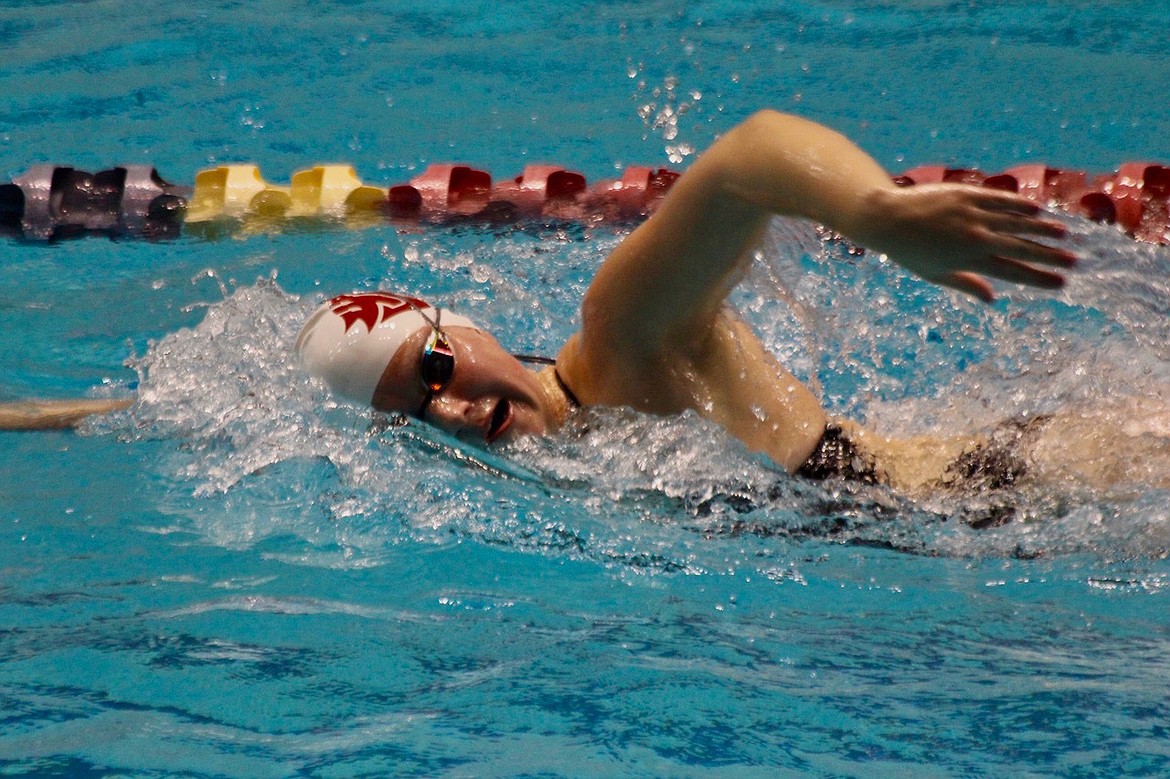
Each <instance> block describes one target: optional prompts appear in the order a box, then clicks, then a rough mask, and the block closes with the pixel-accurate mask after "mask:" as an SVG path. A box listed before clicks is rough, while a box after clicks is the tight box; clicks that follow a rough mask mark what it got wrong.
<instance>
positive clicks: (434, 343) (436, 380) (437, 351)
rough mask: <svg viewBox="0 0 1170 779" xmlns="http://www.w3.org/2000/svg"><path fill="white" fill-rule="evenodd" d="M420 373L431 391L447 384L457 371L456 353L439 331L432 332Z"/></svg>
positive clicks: (435, 390)
mask: <svg viewBox="0 0 1170 779" xmlns="http://www.w3.org/2000/svg"><path fill="white" fill-rule="evenodd" d="M419 373H420V374H421V375H422V380H423V384H425V385H426V386H427V389H429V390H430V391H431V392H438V391H439V390H441V389H443V387H445V386H447V382H449V381H451V376H452V374H454V373H455V354H454V353H453V352H452V351H451V344H449V343H447V339H446V338H445V337H443V336H441V335H440V334H439V333H438V332H434V333H432V334H431V339H430V340H429V341H427V346H426V349H424V350H423V356H422V363H421V365H420V370H419Z"/></svg>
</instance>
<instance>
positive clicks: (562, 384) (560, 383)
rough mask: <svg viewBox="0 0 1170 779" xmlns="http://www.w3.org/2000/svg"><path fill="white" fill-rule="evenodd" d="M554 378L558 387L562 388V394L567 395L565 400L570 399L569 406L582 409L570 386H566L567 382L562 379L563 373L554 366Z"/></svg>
mask: <svg viewBox="0 0 1170 779" xmlns="http://www.w3.org/2000/svg"><path fill="white" fill-rule="evenodd" d="M553 378H554V379H556V380H557V386H558V387H560V388H561V392H563V393H565V398H567V399H568V401H569V405H570V406H572V407H573V408H581V401H579V400H577V396H576V395H574V394H573V390H571V389H569V385H568V384H565V380H564V379H562V378H561V372H560V371H558V370H557V369H556V366H555V365H554V366H553Z"/></svg>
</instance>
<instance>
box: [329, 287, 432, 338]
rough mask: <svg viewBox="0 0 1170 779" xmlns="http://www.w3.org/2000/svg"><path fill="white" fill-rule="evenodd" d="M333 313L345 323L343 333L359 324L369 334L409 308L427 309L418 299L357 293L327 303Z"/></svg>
mask: <svg viewBox="0 0 1170 779" xmlns="http://www.w3.org/2000/svg"><path fill="white" fill-rule="evenodd" d="M329 305H330V307H331V308H332V309H333V313H335V314H337V315H338V316H339V317H341V321H343V322H345V332H347V333H348V332H349V328H351V327H353V326H354V324H355V323H356V322H361V323H362V324H364V325H365V326H366V329H367V330H369V331H370V332H371V333H372V332H374V328H375V327H377V326H378V325H380V324H382V323H383V322H385V321H386V320H387V319H389V318H390V317H393V316H396V315H398V314H401V313H402V312H403V311H409V310H410V309H411V308H415V307H417V308H427V307H428V306H429V304H428V303H424V302H423V301H421V300H419V299H418V298H412V297H407V296H406V295H391V294H390V293H388V292H357V293H354V294H352V295H338V296H337V297H335V298H333V300H330V301H329Z"/></svg>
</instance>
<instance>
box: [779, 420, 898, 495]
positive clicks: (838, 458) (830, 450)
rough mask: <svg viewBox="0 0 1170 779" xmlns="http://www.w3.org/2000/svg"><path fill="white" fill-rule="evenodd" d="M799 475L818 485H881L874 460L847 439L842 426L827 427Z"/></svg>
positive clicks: (798, 472)
mask: <svg viewBox="0 0 1170 779" xmlns="http://www.w3.org/2000/svg"><path fill="white" fill-rule="evenodd" d="M796 474H797V475H798V476H803V477H804V478H806V479H815V480H816V481H824V480H825V479H832V478H841V479H847V480H848V481H859V482H862V483H863V484H877V482H878V478H877V471H876V470H875V468H874V464H873V460H872V459H870V458H869V457H866V456H865V455H863V454H862V453H861V450H860V449H858V448H857V445H856V444H855V443H853V442H852V441H850V440H849V438H848V437H847V436H846V435H845V431H843V430H842V429H841V427H840V425H834V424H832V423H830V424H828V425H826V426H825V432H823V433H821V440H820V441H817V448H816V449H814V450H813V453H812V454H811V455H809V458H808V459H807V460H805V463H804V465H802V466H800V468H799V469H798V470H797V471H796Z"/></svg>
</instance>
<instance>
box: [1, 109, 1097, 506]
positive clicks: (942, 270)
mask: <svg viewBox="0 0 1170 779" xmlns="http://www.w3.org/2000/svg"><path fill="white" fill-rule="evenodd" d="M773 215H785V216H794V217H802V218H806V219H809V220H812V221H814V222H817V223H819V224H822V225H825V226H826V227H829V228H831V229H832V230H835V231H837V232H839V233H840V234H842V235H844V236H846V237H847V238H849V239H850V240H852V241H854V242H855V243H857V244H859V245H861V246H865V247H867V248H869V249H871V250H874V251H876V252H880V253H884V254H886V255H887V256H889V257H890V258H891V259H892V260H894V261H896V262H898V263H899V264H901V265H902V266H903V267H905V268H907V269H908V270H910V271H912V272H914V273H916V274H917V275H919V276H921V277H922V278H924V279H926V280H928V281H931V282H933V283H936V284H940V285H944V286H947V287H951V288H953V289H956V290H959V291H961V292H963V293H966V294H969V295H972V296H974V297H976V298H978V299H980V300H983V301H987V302H990V301H991V300H993V299H994V289H993V287H992V283H991V279H998V280H1002V281H1007V282H1011V283H1015V284H1024V285H1029V286H1033V287H1039V288H1044V289H1057V288H1059V287H1060V286H1061V285H1062V284H1063V282H1064V277H1063V275H1062V273H1063V271H1065V270H1067V269H1069V268H1072V267H1073V265H1074V264H1075V262H1076V257H1075V255H1074V254H1073V253H1072V252H1071V251H1069V250H1067V249H1065V248H1062V247H1060V246H1053V245H1049V244H1048V243H1045V242H1044V241H1048V242H1053V241H1059V239H1061V238H1062V237H1063V236H1064V235H1065V228H1064V226H1063V225H1062V224H1061V223H1060V222H1058V221H1056V220H1054V219H1052V218H1050V217H1049V216H1047V215H1046V214H1045V213H1044V212H1043V211H1041V209H1040V208H1039V207H1038V206H1037V205H1036V204H1034V203H1032V202H1030V201H1028V200H1025V199H1024V198H1022V197H1020V196H1017V195H1016V194H1013V193H1008V192H1004V191H998V190H993V189H985V188H979V187H973V186H967V185H961V184H933V185H923V186H915V187H908V188H900V187H898V186H896V185H895V184H894V182H893V181H892V178H891V176H890V174H889V173H888V172H886V171H885V170H883V169H882V168H881V166H880V165H878V164H877V163H876V162H875V161H874V160H873V159H871V158H870V157H869V156H868V155H866V154H865V153H864V152H863V151H862V150H861V149H859V148H858V147H857V146H856V145H854V144H853V143H852V142H850V141H849V140H848V139H846V138H845V137H844V136H842V135H840V134H838V133H837V132H835V131H833V130H830V129H829V128H826V127H824V126H821V125H819V124H816V123H814V122H811V121H809V120H806V119H802V118H799V117H796V116H791V115H786V114H781V113H777V112H774V111H762V112H759V113H757V114H755V115H754V116H752V117H751V118H749V119H748V120H746V121H745V122H743V123H742V124H740V125H738V126H737V127H735V128H734V129H733V130H731V131H730V132H728V133H727V134H725V135H724V136H722V137H721V138H720V139H719V140H717V141H716V142H715V143H714V144H713V145H712V146H711V147H710V148H709V149H708V150H707V151H706V152H705V153H704V154H702V155H701V156H700V157H699V158H698V159H697V160H696V161H695V163H694V164H693V165H692V166H691V167H690V169H689V170H687V172H686V173H685V174H683V176H682V177H681V178H680V179H679V180H678V181H677V182H676V183H675V185H674V186H673V187H672V188H671V190H670V192H669V194H668V195H667V197H666V199H665V200H664V202H663V203H662V205H661V206H660V207H659V208H658V209H657V210H656V211H655V213H654V214H653V215H652V216H651V217H650V218H649V219H647V220H646V221H645V222H644V223H643V224H641V225H640V226H639V227H638V228H637V229H635V230H634V231H633V232H632V233H631V234H630V235H629V236H628V237H627V238H626V239H625V240H624V241H622V242H621V244H620V245H619V246H617V247H616V248H615V249H614V251H613V252H612V254H610V256H609V257H608V258H607V259H606V260H605V261H604V262H603V263H602V265H601V267H600V268H599V269H598V271H597V275H596V276H595V278H594V279H593V281H592V283H591V284H590V286H589V288H588V290H587V291H586V294H585V298H584V300H583V301H582V304H581V330H580V331H579V332H578V333H576V334H574V335H573V336H572V337H570V338H569V339H568V341H567V342H566V343H565V345H564V346H563V347H562V348H561V350H560V351H559V353H558V354H557V356H556V359H555V361H554V362H553V364H551V365H547V366H544V367H543V368H541V369H538V370H535V371H534V370H530V369H529V368H528V367H526V366H525V365H524V364H523V363H522V362H521V361H520V360H518V359H517V358H516V357H514V356H513V355H511V354H509V353H508V352H507V351H506V350H505V349H504V348H503V347H501V346H500V344H499V343H498V342H497V341H496V340H495V339H494V338H493V337H492V336H491V335H490V334H488V333H487V332H485V331H484V330H482V329H481V328H479V327H477V326H475V324H474V323H472V322H471V321H469V320H467V319H465V318H463V317H460V316H457V315H455V314H453V313H452V312H450V311H446V310H443V309H441V308H437V307H434V306H432V305H430V304H428V303H426V302H424V301H421V300H418V299H415V298H412V297H409V296H405V295H397V294H387V293H355V294H353V295H343V296H341V297H339V298H334V299H333V300H331V301H329V302H328V303H326V304H325V305H324V306H322V307H321V308H320V309H318V311H317V312H316V313H315V314H314V315H313V316H312V318H311V319H310V320H309V321H308V323H307V324H306V325H305V327H304V330H303V331H302V333H301V335H300V337H299V338H298V340H297V345H296V350H297V352H298V353H299V354H300V356H301V359H303V360H304V363H305V365H306V366H307V368H308V369H309V371H310V373H313V374H314V375H317V376H319V377H320V378H322V379H324V380H325V382H326V383H327V384H328V385H329V386H330V388H331V389H332V390H333V391H334V392H335V393H337V394H339V395H341V396H344V397H347V398H350V399H352V400H355V401H357V402H360V403H363V404H368V405H370V406H372V407H373V408H374V409H377V410H379V411H382V412H387V413H391V414H400V415H404V416H409V417H414V418H417V419H421V420H424V421H426V422H428V423H430V424H432V425H434V426H436V427H438V428H440V429H442V430H444V431H446V432H447V433H450V434H452V435H455V436H457V437H459V438H461V439H464V440H470V441H474V442H477V443H481V444H491V443H496V442H506V441H510V440H513V439H515V438H516V437H518V436H524V435H541V434H545V433H548V432H551V431H553V430H555V429H556V428H557V427H558V426H560V425H561V424H562V423H564V422H565V420H566V418H567V417H568V415H569V414H570V413H571V411H572V410H573V409H574V408H575V407H577V406H629V407H632V408H634V409H637V410H639V411H642V412H647V413H650V414H660V415H661V414H677V413H680V412H683V411H686V410H688V409H691V410H694V411H696V412H697V413H699V414H701V415H702V416H704V417H706V418H708V419H710V420H712V421H714V422H716V423H718V424H720V425H721V426H723V427H724V428H725V429H726V430H727V431H728V432H729V433H730V434H732V435H733V436H735V437H736V438H738V439H739V440H741V441H742V442H743V443H744V444H745V445H747V446H748V447H749V448H750V449H751V450H753V451H758V452H762V453H764V454H766V455H768V456H769V457H770V458H771V459H772V460H774V461H775V462H776V463H777V464H779V465H781V466H783V467H784V468H785V469H786V470H787V471H788V472H790V473H798V474H802V475H805V476H809V477H812V478H825V477H828V476H833V475H841V476H845V477H848V478H859V479H863V480H867V481H875V482H883V483H888V484H891V485H894V486H896V487H899V488H902V489H911V490H913V489H916V488H920V487H923V486H926V485H932V484H945V483H946V482H947V480H948V478H949V477H950V476H951V475H953V473H955V472H956V471H955V469H956V467H961V464H962V463H963V462H964V458H966V459H967V461H968V463H967V464H968V465H969V466H970V468H972V469H975V470H979V469H980V468H981V467H982V466H981V464H980V462H979V461H978V460H979V458H980V457H983V458H984V459H986V460H988V461H989V462H990V461H995V460H996V456H997V454H998V453H999V452H998V450H997V449H996V448H995V447H996V443H995V441H994V440H992V439H991V438H988V437H982V438H968V437H956V438H950V439H933V438H916V439H910V440H892V439H887V438H884V437H882V436H878V435H876V434H873V433H871V432H868V431H866V430H864V429H863V428H861V427H860V426H859V425H857V424H854V423H852V422H849V421H847V420H838V419H830V418H829V417H828V416H827V415H826V412H825V411H824V409H823V408H822V406H821V404H820V402H819V401H818V399H817V398H816V397H815V396H814V394H813V393H812V392H811V391H810V390H809V389H808V388H807V387H805V386H804V385H803V384H801V383H800V382H799V381H798V380H797V379H796V378H795V377H794V376H793V375H792V374H791V373H789V372H788V371H787V370H786V369H785V368H784V367H783V366H782V365H781V364H780V363H779V362H778V361H777V360H776V358H775V357H773V356H772V355H771V354H770V353H769V352H768V351H767V350H766V348H765V347H764V346H763V344H762V343H761V342H760V340H759V339H758V338H757V337H756V336H755V334H754V333H753V332H752V331H751V329H750V328H749V327H748V326H747V325H746V324H745V323H744V322H743V321H741V320H740V318H739V317H738V316H737V315H736V314H735V312H734V311H733V310H731V308H730V307H729V305H728V303H727V297H728V295H729V293H730V292H731V290H732V289H733V288H734V287H735V286H736V284H738V283H739V282H740V280H741V279H742V278H743V277H744V275H745V274H746V272H747V270H748V267H749V265H750V263H751V258H752V253H753V251H754V250H755V249H756V247H757V246H758V245H759V243H760V241H761V239H762V237H763V235H764V233H765V231H766V229H767V226H768V223H769V220H770V219H771V218H772V216H773ZM115 402H122V401H115ZM8 410H9V409H0V425H3V424H4V423H5V422H6V421H7V419H8V418H9V417H7V416H5V412H6V411H8ZM103 410H104V409H102V408H100V407H98V408H95V409H94V412H101V411H103ZM110 410H112V409H110ZM51 411H52V409H51V407H50V408H48V409H47V413H46V415H45V420H46V424H45V426H59V425H60V424H61V423H62V422H63V421H68V423H70V424H72V423H75V422H76V421H78V420H79V419H81V418H83V417H84V414H81V415H80V416H77V417H75V418H74V417H66V416H61V415H54V414H52V413H48V412H51ZM29 414H30V415H31V416H25V417H19V420H23V422H24V425H23V426H24V427H26V428H28V427H37V426H38V424H37V419H36V414H35V409H33V410H30V411H29ZM1042 422H1043V420H1042V421H1041V423H1037V426H1038V429H1034V430H1030V431H1022V432H1020V434H1019V436H1017V438H1020V437H1037V436H1040V435H1042V434H1043V433H1044V432H1045V429H1046V427H1045V425H1044V424H1042ZM1041 428H1044V429H1041ZM1004 448H1010V447H1007V446H1006V445H1005V447H1004ZM1011 454H1012V453H1011V452H1006V453H1003V456H1004V457H1009V456H1010V455H1011ZM956 464H959V465H956ZM1009 465H1010V463H1009Z"/></svg>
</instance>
